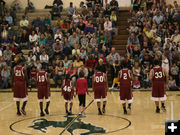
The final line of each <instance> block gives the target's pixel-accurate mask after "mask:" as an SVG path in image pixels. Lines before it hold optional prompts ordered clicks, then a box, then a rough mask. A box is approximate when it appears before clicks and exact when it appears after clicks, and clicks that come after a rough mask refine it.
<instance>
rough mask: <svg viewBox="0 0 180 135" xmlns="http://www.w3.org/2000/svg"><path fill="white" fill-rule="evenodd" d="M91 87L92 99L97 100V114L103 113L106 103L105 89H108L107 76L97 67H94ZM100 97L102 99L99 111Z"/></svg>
mask: <svg viewBox="0 0 180 135" xmlns="http://www.w3.org/2000/svg"><path fill="white" fill-rule="evenodd" d="M92 88H93V91H94V101H95V102H97V107H98V114H99V115H102V113H105V107H106V103H107V98H106V96H107V91H108V89H109V88H108V82H107V76H106V74H105V73H103V72H101V71H100V69H99V67H96V72H95V74H94V75H93V77H92ZM101 98H102V101H103V108H102V112H101Z"/></svg>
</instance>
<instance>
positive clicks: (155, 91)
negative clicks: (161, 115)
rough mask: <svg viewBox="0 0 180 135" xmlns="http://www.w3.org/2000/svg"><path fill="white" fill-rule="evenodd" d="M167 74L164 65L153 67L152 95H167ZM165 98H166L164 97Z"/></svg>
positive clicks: (157, 96)
mask: <svg viewBox="0 0 180 135" xmlns="http://www.w3.org/2000/svg"><path fill="white" fill-rule="evenodd" d="M164 79H165V75H164V72H163V69H162V67H156V68H153V78H152V97H153V98H163V97H164V96H165V90H164V84H165V80H164ZM163 100H164V99H163Z"/></svg>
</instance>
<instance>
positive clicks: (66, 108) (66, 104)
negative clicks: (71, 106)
mask: <svg viewBox="0 0 180 135" xmlns="http://www.w3.org/2000/svg"><path fill="white" fill-rule="evenodd" d="M65 111H66V114H67V115H68V113H69V112H68V101H67V102H65Z"/></svg>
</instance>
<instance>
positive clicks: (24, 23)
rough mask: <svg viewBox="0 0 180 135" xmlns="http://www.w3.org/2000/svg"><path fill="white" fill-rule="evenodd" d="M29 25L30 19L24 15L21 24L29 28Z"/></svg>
mask: <svg viewBox="0 0 180 135" xmlns="http://www.w3.org/2000/svg"><path fill="white" fill-rule="evenodd" d="M28 25H29V21H28V20H27V19H26V17H25V16H22V20H20V26H21V27H22V28H27V27H28Z"/></svg>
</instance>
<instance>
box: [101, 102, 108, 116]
mask: <svg viewBox="0 0 180 135" xmlns="http://www.w3.org/2000/svg"><path fill="white" fill-rule="evenodd" d="M106 103H107V101H103V108H102V112H103V113H105V112H106Z"/></svg>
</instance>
